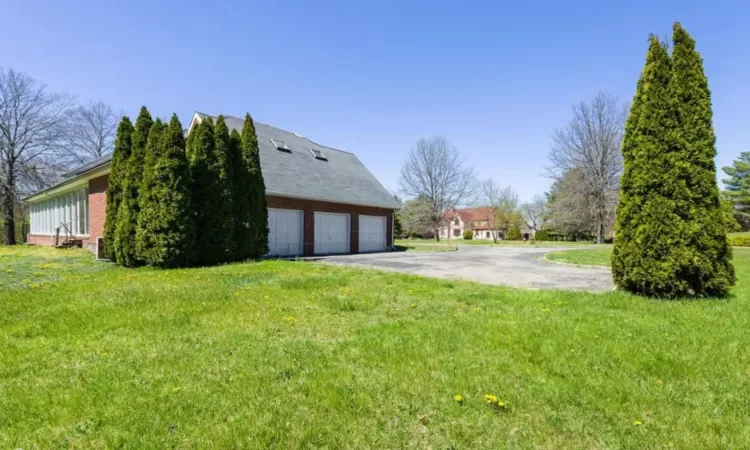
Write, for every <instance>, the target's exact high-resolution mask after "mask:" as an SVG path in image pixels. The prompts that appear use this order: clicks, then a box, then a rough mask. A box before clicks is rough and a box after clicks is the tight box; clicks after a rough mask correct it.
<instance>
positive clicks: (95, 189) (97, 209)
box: [28, 175, 109, 252]
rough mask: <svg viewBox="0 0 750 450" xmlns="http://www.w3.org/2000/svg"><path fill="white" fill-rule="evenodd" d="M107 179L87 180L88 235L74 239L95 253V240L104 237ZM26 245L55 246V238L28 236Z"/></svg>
mask: <svg viewBox="0 0 750 450" xmlns="http://www.w3.org/2000/svg"><path fill="white" fill-rule="evenodd" d="M108 179H109V175H104V176H101V177H99V178H94V179H92V180H89V235H88V236H76V239H81V240H82V241H83V247H84V248H86V249H89V250H91V251H92V252H95V251H96V239H97V238H99V237H102V236H103V235H104V218H105V216H106V214H107V210H106V205H107V180H108ZM62 238H64V236H62V237H61V239H62ZM28 243H29V244H34V245H55V236H47V235H39V234H29V235H28Z"/></svg>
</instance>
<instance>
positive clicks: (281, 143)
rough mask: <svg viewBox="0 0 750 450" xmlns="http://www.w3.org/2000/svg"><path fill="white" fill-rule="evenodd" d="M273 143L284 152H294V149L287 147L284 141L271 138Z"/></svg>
mask: <svg viewBox="0 0 750 450" xmlns="http://www.w3.org/2000/svg"><path fill="white" fill-rule="evenodd" d="M271 143H272V144H273V145H274V147H276V150H281V151H282V152H287V153H292V149H291V148H289V147H287V145H286V144H285V143H284V141H279V140H276V139H271Z"/></svg>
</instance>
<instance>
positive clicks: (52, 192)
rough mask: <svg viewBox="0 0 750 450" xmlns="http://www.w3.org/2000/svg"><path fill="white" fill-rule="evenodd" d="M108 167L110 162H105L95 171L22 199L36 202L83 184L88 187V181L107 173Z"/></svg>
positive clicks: (72, 189)
mask: <svg viewBox="0 0 750 450" xmlns="http://www.w3.org/2000/svg"><path fill="white" fill-rule="evenodd" d="M109 169H110V163H107V166H106V167H102V168H100V169H98V170H97V171H96V172H89V173H85V174H81V175H78V176H77V177H75V178H72V179H70V180H69V181H68V182H65V183H63V184H60V185H58V186H53V187H51V188H48V189H46V190H44V191H40V192H37V193H36V194H32V195H30V196H28V197H26V198H25V199H23V201H24V202H26V203H36V202H38V201H41V200H46V199H48V198H51V197H57V196H58V195H62V194H65V193H67V192H69V191H74V190H76V188H81V187H84V186H85V187H88V185H89V181H91V180H93V179H94V178H99V177H103V176H104V175H107V174H109Z"/></svg>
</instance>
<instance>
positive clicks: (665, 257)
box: [612, 36, 683, 295]
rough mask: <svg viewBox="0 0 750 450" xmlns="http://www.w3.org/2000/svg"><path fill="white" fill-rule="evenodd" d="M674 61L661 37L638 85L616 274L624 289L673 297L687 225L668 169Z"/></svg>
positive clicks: (629, 126)
mask: <svg viewBox="0 0 750 450" xmlns="http://www.w3.org/2000/svg"><path fill="white" fill-rule="evenodd" d="M670 76H671V61H670V59H669V54H668V52H667V48H666V46H665V45H664V44H662V43H661V42H659V40H658V39H657V38H656V37H655V36H651V37H650V39H649V49H648V53H647V54H646V65H645V67H644V69H643V72H642V73H641V78H640V80H639V81H638V87H637V89H636V93H635V97H634V98H633V103H632V105H631V107H630V114H629V116H628V120H627V122H626V123H625V137H624V139H623V150H622V153H623V159H624V171H623V175H622V178H621V179H620V199H619V205H618V208H617V223H616V225H615V246H614V252H613V255H612V275H613V278H614V281H615V284H617V285H618V286H619V287H621V288H623V289H626V290H629V291H633V292H638V293H644V294H653V295H658V294H660V293H664V294H667V293H669V292H670V291H671V289H672V283H673V282H674V281H675V277H674V270H673V268H672V267H671V264H672V262H671V261H672V258H673V255H672V248H673V247H672V246H673V245H674V244H675V243H676V241H677V240H678V239H679V232H677V229H682V228H683V227H682V220H681V219H680V218H679V216H677V214H676V211H675V205H674V202H673V201H672V199H671V196H672V194H671V192H670V188H671V186H670V185H671V182H670V179H669V177H668V176H667V174H665V173H664V172H665V171H664V170H663V168H666V167H673V166H674V155H673V154H672V153H671V152H670V148H669V143H668V140H667V135H668V134H669V133H670V132H671V127H672V122H670V121H671V120H673V119H674V117H673V115H672V114H671V111H670V99H669V80H670Z"/></svg>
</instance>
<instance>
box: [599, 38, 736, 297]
mask: <svg viewBox="0 0 750 450" xmlns="http://www.w3.org/2000/svg"><path fill="white" fill-rule="evenodd" d="M673 41H674V50H673V54H672V58H671V59H670V58H669V55H668V53H667V50H666V48H665V46H664V45H663V44H661V43H659V42H658V40H657V39H656V38H654V37H652V38H651V45H650V47H649V53H648V55H647V59H646V67H645V68H644V71H643V74H642V76H641V80H640V81H639V83H638V90H637V92H636V96H635V99H634V100H633V104H632V106H631V111H630V117H629V118H628V122H627V124H626V129H625V133H626V135H625V140H624V143H623V156H624V159H625V171H624V174H623V177H622V182H621V195H620V204H619V208H618V211H617V227H616V236H615V249H614V254H613V259H612V274H613V277H614V280H615V283H616V284H617V285H618V286H620V287H622V288H624V289H626V290H629V291H632V292H636V293H641V294H646V295H652V296H661V297H676V296H683V295H722V294H725V293H726V292H727V291H728V289H729V287H731V286H732V285H733V284H734V269H733V267H732V265H731V249H730V248H729V246H728V245H727V241H726V223H725V220H724V218H723V215H722V211H721V207H720V203H719V195H718V187H717V185H716V169H715V166H714V157H715V155H716V150H715V137H714V134H713V126H712V117H711V115H712V113H711V101H710V93H709V91H708V82H707V80H706V77H705V75H704V73H703V67H702V60H701V58H700V55H699V54H698V53H697V52H696V51H695V42H694V41H693V40H692V38H691V37H690V36H689V35H688V34H687V33H686V32H685V31H684V30H683V29H682V27H680V25H679V24H675V28H674V36H673Z"/></svg>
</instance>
